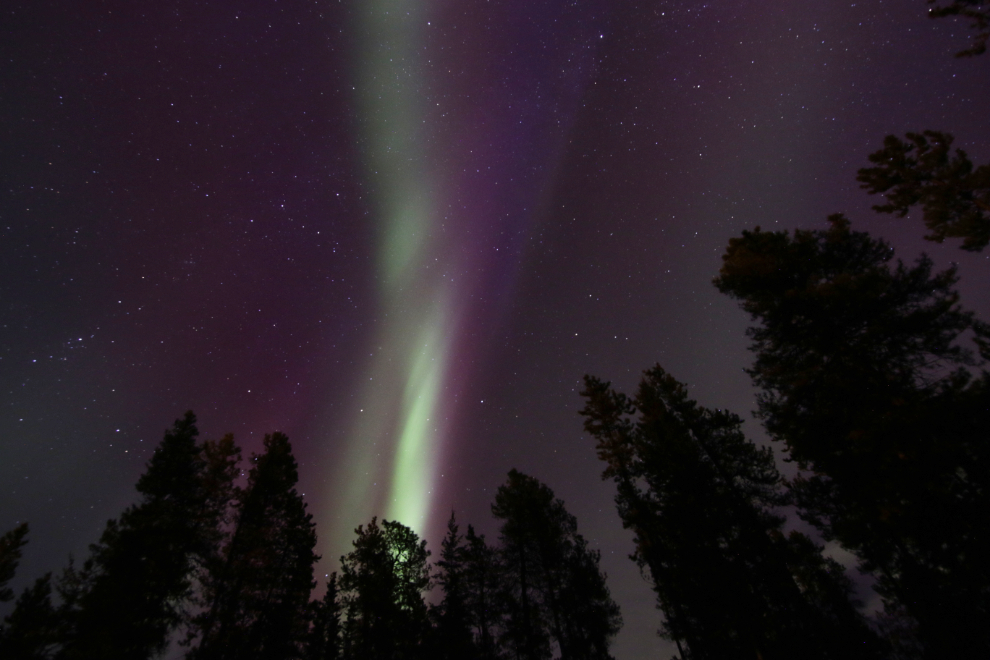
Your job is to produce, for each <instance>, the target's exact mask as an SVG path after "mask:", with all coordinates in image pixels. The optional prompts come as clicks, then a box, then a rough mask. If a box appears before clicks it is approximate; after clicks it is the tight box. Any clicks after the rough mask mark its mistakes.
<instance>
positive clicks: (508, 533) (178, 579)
mask: <svg viewBox="0 0 990 660" xmlns="http://www.w3.org/2000/svg"><path fill="white" fill-rule="evenodd" d="M240 461H241V451H240V449H239V448H238V447H237V445H236V444H235V443H234V439H233V437H232V436H230V435H227V436H225V437H223V438H221V439H220V440H206V441H203V442H200V441H198V430H197V428H196V418H195V416H194V415H193V413H191V412H189V413H187V414H186V415H185V416H184V417H183V418H182V419H179V420H177V421H176V422H175V424H174V426H173V427H172V428H171V429H170V430H168V431H167V432H166V433H165V437H164V439H163V440H162V442H161V444H160V445H159V446H158V447H157V448H156V450H155V453H154V455H153V456H152V458H151V460H150V461H149V462H148V465H147V469H146V471H145V473H144V474H143V475H142V476H141V478H140V479H139V480H138V483H137V491H138V493H139V495H140V498H139V501H138V502H137V503H136V504H134V505H132V506H130V507H129V508H127V509H126V510H125V511H124V512H123V514H122V515H121V516H120V517H119V518H117V519H113V520H110V521H109V522H108V523H107V525H106V529H105V530H104V532H103V534H102V536H101V538H100V540H99V542H97V543H95V544H93V545H92V546H91V547H90V554H89V557H88V558H87V559H86V560H85V562H83V563H82V565H81V566H76V565H75V564H74V563H73V562H72V561H71V560H70V562H69V565H68V567H66V568H65V569H64V570H62V571H61V573H60V574H59V575H57V576H54V577H53V575H52V574H51V573H49V574H46V575H44V576H42V577H41V578H39V579H37V580H36V581H35V582H34V584H33V585H31V586H29V587H27V588H26V589H25V590H24V591H23V593H22V594H21V595H20V596H19V597H18V598H17V600H16V603H15V605H14V609H13V612H12V613H11V614H9V615H8V616H7V617H6V618H5V619H4V622H3V626H2V628H0V657H3V658H17V659H20V658H25V659H27V658H31V659H42V658H51V659H59V660H62V659H65V660H71V659H75V658H79V659H83V658H104V659H113V658H120V659H134V660H137V659H147V658H152V657H156V656H159V655H161V654H162V653H163V652H164V651H165V650H166V649H167V648H168V647H169V645H170V643H176V644H178V645H179V646H180V647H181V648H182V649H184V656H185V657H186V658H188V659H189V660H237V659H241V658H268V659H272V660H275V659H278V660H288V659H300V660H303V659H304V660H330V659H340V660H378V659H382V660H390V659H394V660H406V659H418V658H440V659H450V660H454V659H467V660H470V659H473V658H477V659H479V660H482V659H485V660H487V659H492V660H495V659H500V658H527V659H532V660H537V659H544V658H550V657H551V654H554V655H555V656H556V657H559V658H562V659H574V660H605V659H608V658H610V657H611V656H610V654H609V646H610V643H611V640H612V638H613V637H614V636H615V634H616V633H617V632H618V630H619V628H620V626H621V622H622V620H621V616H620V614H619V608H618V606H616V604H615V602H614V601H613V600H612V598H611V596H610V594H609V590H608V587H607V585H606V581H605V574H604V573H603V572H602V571H601V569H600V568H599V554H598V552H597V551H595V550H592V549H590V548H589V547H588V544H587V542H586V541H585V539H584V537H582V536H581V534H579V533H578V531H577V521H576V519H575V518H574V516H573V515H571V514H570V513H569V512H568V511H567V510H566V508H565V507H564V503H563V502H562V501H561V500H560V499H558V498H556V497H555V496H554V494H553V491H551V490H550V488H548V487H547V486H546V485H545V484H543V483H541V482H539V481H538V480H537V479H535V478H533V477H530V476H527V475H525V474H522V473H520V472H518V471H516V470H513V471H511V472H510V473H509V475H508V480H507V482H506V483H505V484H503V485H502V486H501V487H500V488H499V489H498V491H497V493H496V495H495V502H494V504H493V505H492V513H493V514H494V516H495V518H496V519H497V520H498V521H500V523H501V527H500V533H499V538H498V540H497V542H495V543H490V542H488V541H487V540H486V539H485V537H484V535H479V534H477V533H476V532H475V531H474V528H473V527H472V526H470V525H468V527H467V530H466V533H463V534H462V533H461V530H460V527H459V525H458V523H457V521H456V519H455V518H454V515H453V513H452V514H451V517H450V521H449V523H448V525H447V533H446V535H445V537H444V539H443V542H442V544H441V551H440V558H439V560H438V561H437V562H436V563H435V564H433V565H431V564H430V563H429V557H430V551H429V550H428V549H427V547H426V541H424V540H421V539H420V538H419V537H418V536H417V534H416V533H415V532H414V531H413V530H411V529H410V528H409V527H406V526H405V525H403V524H401V523H399V522H396V521H389V520H381V521H379V520H378V519H377V518H375V519H372V520H371V521H370V522H369V523H368V524H366V525H361V526H360V527H358V528H357V530H356V539H355V540H354V542H353V550H352V551H351V552H350V553H348V554H347V555H345V556H343V557H342V558H341V568H340V573H339V574H338V573H333V574H331V575H330V576H329V580H327V582H326V585H325V587H326V591H325V594H324V595H323V597H322V598H319V599H312V595H313V593H314V588H315V587H316V586H317V583H316V581H315V580H314V579H313V570H314V564H315V563H316V561H317V560H319V557H318V556H317V555H316V554H315V552H314V548H315V546H316V532H315V524H314V523H313V521H312V516H311V515H310V514H309V513H307V511H306V504H305V503H304V502H303V499H302V496H301V495H300V494H299V493H298V492H297V491H296V488H295V486H296V482H297V479H298V473H297V465H296V461H295V459H294V458H293V455H292V448H291V445H290V443H289V440H288V438H287V437H286V436H285V435H284V434H281V433H273V434H271V435H268V436H266V437H265V440H264V451H263V452H262V453H260V454H255V455H253V456H251V458H250V460H249V463H250V469H249V471H248V472H247V475H246V483H245V482H244V480H243V479H241V478H240V477H241V476H242V468H241V466H240ZM27 532H28V527H27V524H26V523H24V524H21V525H20V526H18V527H17V528H15V529H14V530H11V531H10V532H8V533H7V534H5V535H4V536H3V537H0V602H7V601H11V600H13V598H14V594H13V592H12V590H10V589H9V588H8V587H7V584H8V583H9V582H10V580H11V579H12V578H13V577H14V571H15V569H16V566H17V563H18V561H19V559H20V557H21V553H22V551H23V548H24V545H25V543H26V537H27ZM433 587H439V591H440V594H441V597H440V599H439V600H438V602H436V603H435V604H428V603H427V601H426V599H425V597H424V596H425V594H426V593H427V592H428V591H430V589H431V588H433Z"/></svg>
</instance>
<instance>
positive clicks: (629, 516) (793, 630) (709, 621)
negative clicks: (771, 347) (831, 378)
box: [582, 366, 878, 660]
mask: <svg viewBox="0 0 990 660" xmlns="http://www.w3.org/2000/svg"><path fill="white" fill-rule="evenodd" d="M583 396H585V398H586V406H585V408H584V409H583V410H582V414H583V415H584V416H585V418H586V419H585V429H586V430H587V431H588V432H589V433H590V434H591V435H592V436H594V437H595V438H596V440H597V441H598V455H599V457H600V458H601V459H602V460H603V461H604V462H605V464H606V468H605V471H604V474H603V478H611V479H613V480H614V481H615V483H616V485H617V495H616V505H617V507H618V511H619V516H620V517H621V519H622V521H623V525H624V526H625V527H627V528H629V529H631V530H632V531H633V533H634V535H635V540H636V550H635V553H634V554H633V559H634V560H635V561H636V562H637V563H638V564H639V566H640V567H641V569H643V570H644V572H645V573H647V574H648V575H649V577H650V579H651V581H652V586H653V589H654V591H655V593H656V594H657V602H658V606H659V607H660V609H661V610H662V612H663V614H664V617H665V623H664V628H663V631H662V632H663V635H664V636H665V637H667V638H669V639H672V640H674V641H675V642H677V644H678V646H679V647H681V648H682V655H683V656H684V657H690V658H694V659H695V660H701V659H705V660H714V659H721V658H726V659H727V658H735V657H746V656H748V657H762V658H765V659H766V660H770V659H771V658H781V659H783V658H792V657H805V658H846V657H864V658H867V657H876V653H877V652H878V646H877V644H876V641H875V640H874V639H873V638H872V635H870V633H869V631H868V630H867V629H866V626H865V624H864V623H863V621H862V620H861V619H860V618H859V617H858V616H857V615H856V613H855V610H854V609H853V606H852V604H851V603H850V602H849V599H848V582H847V581H844V576H842V574H841V571H839V572H838V575H836V574H835V573H834V572H830V571H829V570H824V571H823V570H820V569H821V567H822V566H823V563H822V562H823V561H824V560H823V559H821V557H820V555H819V554H817V553H815V552H811V553H809V552H808V550H809V546H808V543H810V542H806V539H804V537H801V536H800V535H793V536H792V537H791V538H790V539H788V538H786V537H784V535H783V534H782V533H781V526H782V525H783V522H784V517H783V516H782V515H781V514H780V512H779V507H781V506H782V505H784V504H785V503H786V501H787V500H786V496H785V493H784V491H783V489H782V485H783V484H782V479H781V477H780V475H779V473H778V472H777V470H776V468H775V466H774V460H773V456H772V454H771V452H770V450H769V449H766V448H765V449H759V448H757V447H756V446H754V445H753V444H752V443H751V442H749V441H748V440H747V439H746V438H745V436H744V435H743V433H742V431H741V425H742V420H741V419H740V418H739V417H738V416H736V415H734V414H732V413H730V412H728V411H724V410H708V409H706V408H703V407H700V406H698V405H697V404H696V403H695V402H694V401H692V400H690V399H689V398H688V397H687V392H686V390H685V388H684V387H683V385H682V384H681V383H678V382H677V381H676V380H675V379H674V378H672V377H671V376H670V375H668V374H667V373H666V372H665V371H664V370H663V369H662V368H660V367H659V366H657V367H654V368H653V369H650V370H648V371H647V372H645V373H644V375H643V379H642V380H641V382H640V386H639V390H638V392H637V395H636V397H635V398H633V399H630V398H628V397H626V396H625V395H624V394H622V393H619V392H616V391H614V390H613V389H612V388H611V386H610V385H609V384H608V383H604V382H602V381H600V380H598V379H596V378H593V377H585V389H584V392H583ZM812 548H813V546H812ZM825 565H826V566H827V568H828V569H834V567H833V566H832V565H829V564H825ZM799 576H800V577H801V578H803V580H804V585H803V588H802V585H800V580H799V579H798V577H799ZM817 592H823V593H824V594H827V595H826V596H821V597H819V596H815V595H814V594H815V593H817ZM835 618H838V619H841V621H842V623H843V624H844V625H835V624H834V623H833V619H835ZM845 624H848V625H845ZM832 646H835V647H837V648H836V649H835V650H834V651H833V650H831V647H832Z"/></svg>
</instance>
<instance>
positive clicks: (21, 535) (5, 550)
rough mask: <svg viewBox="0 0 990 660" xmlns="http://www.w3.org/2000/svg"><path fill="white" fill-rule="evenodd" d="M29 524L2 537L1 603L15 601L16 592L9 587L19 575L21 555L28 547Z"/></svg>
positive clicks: (19, 526)
mask: <svg viewBox="0 0 990 660" xmlns="http://www.w3.org/2000/svg"><path fill="white" fill-rule="evenodd" d="M27 534H28V524H27V523H26V522H25V523H21V524H20V525H18V526H17V527H15V528H14V529H12V530H10V531H9V532H7V533H6V534H4V535H3V536H0V603H7V602H10V601H11V600H13V599H14V592H13V591H12V590H11V589H10V588H9V587H8V586H7V585H8V584H9V583H10V581H11V580H13V579H14V575H16V574H17V565H18V564H19V563H20V561H21V553H22V551H23V548H24V546H25V545H27Z"/></svg>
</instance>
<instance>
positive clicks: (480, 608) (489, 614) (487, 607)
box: [463, 525, 505, 660]
mask: <svg viewBox="0 0 990 660" xmlns="http://www.w3.org/2000/svg"><path fill="white" fill-rule="evenodd" d="M463 547H464V591H465V599H466V606H467V608H468V611H469V613H470V614H469V615H470V618H471V621H472V623H473V628H474V640H475V647H476V648H477V651H478V657H479V658H480V659H482V660H498V659H499V658H501V657H502V652H501V648H500V646H499V644H498V631H499V630H500V629H501V627H502V625H503V622H504V619H505V611H504V608H503V606H502V605H503V601H502V600H501V599H500V598H499V587H500V583H501V578H500V576H501V572H502V567H501V564H500V563H499V553H498V551H497V549H496V548H493V547H491V546H490V545H488V543H487V542H486V541H485V535H484V534H481V535H479V534H476V533H475V531H474V527H472V526H471V525H468V528H467V533H466V534H465V535H464V546H463Z"/></svg>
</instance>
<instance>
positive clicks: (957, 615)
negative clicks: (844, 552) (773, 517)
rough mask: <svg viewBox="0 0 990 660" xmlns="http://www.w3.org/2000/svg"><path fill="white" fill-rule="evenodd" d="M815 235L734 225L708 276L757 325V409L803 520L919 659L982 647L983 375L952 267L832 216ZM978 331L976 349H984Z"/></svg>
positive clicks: (987, 546)
mask: <svg viewBox="0 0 990 660" xmlns="http://www.w3.org/2000/svg"><path fill="white" fill-rule="evenodd" d="M830 223H831V227H830V228H829V229H828V230H824V231H801V230H798V231H796V232H794V234H793V235H790V234H787V233H785V232H772V233H771V232H761V231H759V229H757V230H756V231H752V232H744V233H743V235H742V237H739V238H734V239H732V240H731V241H730V243H729V248H728V250H727V252H726V254H725V256H724V257H723V260H724V263H723V266H722V270H721V272H720V275H719V277H718V278H717V279H716V281H715V284H716V285H717V286H718V288H719V289H720V290H721V291H722V292H723V293H726V294H728V295H730V296H732V297H734V298H736V299H738V300H739V301H740V302H741V304H742V307H743V308H744V309H745V310H746V311H747V312H749V313H750V314H751V316H752V317H753V319H754V320H755V321H757V325H755V326H754V327H752V328H750V330H749V331H748V332H749V335H750V337H752V338H753V340H754V343H753V346H752V350H753V351H754V353H755V354H756V360H755V363H754V365H753V367H752V368H751V369H750V370H749V373H750V375H751V376H752V377H753V379H754V382H755V384H756V385H757V386H758V387H759V388H761V390H762V394H761V395H760V397H759V415H760V417H761V418H762V420H763V423H764V426H765V427H766V429H767V431H768V432H769V433H770V435H771V437H772V438H774V439H775V440H778V441H780V442H783V443H785V445H786V447H787V449H788V452H789V454H790V456H791V458H793V459H794V460H795V461H796V462H797V463H798V465H799V466H800V467H801V468H802V469H803V470H804V471H805V472H804V473H803V474H802V476H800V477H799V478H797V479H795V480H794V483H793V492H794V493H795V495H796V496H797V503H798V504H799V506H800V508H801V514H802V516H803V517H805V519H807V520H809V521H810V522H812V523H813V524H815V525H816V526H817V527H818V528H819V529H820V530H821V531H822V533H823V535H824V536H825V538H826V539H829V540H831V539H836V540H838V541H839V542H840V543H841V544H842V545H843V546H845V547H846V548H848V549H849V550H851V551H853V552H854V553H856V554H857V555H858V556H859V557H860V559H861V560H862V562H863V568H864V569H865V570H868V571H873V572H874V573H875V574H876V576H877V578H878V588H879V591H880V593H881V594H882V595H884V596H885V597H886V598H888V599H894V600H895V601H896V602H897V603H898V604H899V605H900V606H903V607H904V608H906V609H907V611H908V612H909V613H910V614H911V616H913V617H914V618H915V619H916V620H917V621H918V624H919V628H918V631H919V636H920V638H921V639H922V641H923V643H924V644H925V646H926V647H927V649H928V653H929V657H932V658H949V657H963V656H965V655H967V654H969V653H972V652H973V650H974V649H977V650H979V652H980V653H982V654H984V655H986V654H990V633H988V631H990V569H988V563H987V561H986V558H987V557H988V556H990V467H988V466H990V443H988V442H987V438H988V434H990V375H988V374H987V373H986V372H984V373H983V374H982V375H979V376H975V375H973V373H972V371H971V370H970V369H968V368H967V367H971V366H973V365H976V364H978V361H977V360H976V358H975V357H974V355H973V352H972V351H971V350H969V349H967V348H966V347H965V343H966V339H967V337H974V338H975V339H976V340H978V341H980V340H985V338H986V337H987V333H988V330H987V326H986V324H984V323H982V322H980V321H978V320H977V319H976V318H975V317H974V315H973V314H972V313H971V312H967V311H965V310H963V309H961V308H960V306H959V304H958V300H959V296H958V294H957V293H956V291H955V284H956V281H957V276H956V272H955V269H954V268H950V269H948V270H946V271H943V272H941V273H933V268H932V262H931V260H930V259H928V258H927V257H925V256H922V257H921V258H920V259H919V260H918V261H917V263H916V264H915V265H914V266H911V267H908V266H905V265H904V264H902V263H900V262H898V263H897V264H896V265H892V264H891V262H892V259H893V256H894V255H893V250H892V249H891V248H890V246H889V245H887V244H886V243H885V242H883V241H881V240H877V239H874V238H872V237H870V236H869V235H868V234H865V233H862V232H854V231H852V230H851V229H850V227H849V223H848V221H847V220H846V219H845V218H843V217H842V216H839V215H836V216H832V217H831V218H830ZM985 345H986V344H985V341H984V346H985Z"/></svg>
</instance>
